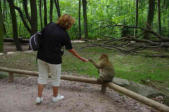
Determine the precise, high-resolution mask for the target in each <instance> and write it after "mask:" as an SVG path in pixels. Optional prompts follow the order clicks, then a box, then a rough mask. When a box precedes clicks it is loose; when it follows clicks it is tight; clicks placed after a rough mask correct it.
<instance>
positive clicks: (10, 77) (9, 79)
mask: <svg viewBox="0 0 169 112" xmlns="http://www.w3.org/2000/svg"><path fill="white" fill-rule="evenodd" d="M13 81H14V75H13V72H9V76H8V82H9V83H10V82H13Z"/></svg>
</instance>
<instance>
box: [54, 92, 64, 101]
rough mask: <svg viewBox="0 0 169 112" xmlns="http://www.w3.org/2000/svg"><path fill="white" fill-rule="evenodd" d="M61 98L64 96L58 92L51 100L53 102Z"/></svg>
mask: <svg viewBox="0 0 169 112" xmlns="http://www.w3.org/2000/svg"><path fill="white" fill-rule="evenodd" d="M62 99H64V96H62V95H60V94H58V96H57V97H53V98H52V101H53V102H54V103H56V102H58V101H59V100H62Z"/></svg>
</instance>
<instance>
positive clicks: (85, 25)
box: [82, 0, 88, 39]
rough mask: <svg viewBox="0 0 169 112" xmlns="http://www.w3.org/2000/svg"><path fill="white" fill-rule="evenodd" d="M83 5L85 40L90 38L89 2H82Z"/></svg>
mask: <svg viewBox="0 0 169 112" xmlns="http://www.w3.org/2000/svg"><path fill="white" fill-rule="evenodd" d="M82 4H83V18H84V33H85V39H87V38H88V29H87V1H86V0H82Z"/></svg>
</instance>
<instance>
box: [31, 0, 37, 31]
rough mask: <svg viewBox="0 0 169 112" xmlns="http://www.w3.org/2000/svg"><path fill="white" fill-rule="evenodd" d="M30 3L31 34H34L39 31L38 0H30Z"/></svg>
mask: <svg viewBox="0 0 169 112" xmlns="http://www.w3.org/2000/svg"><path fill="white" fill-rule="evenodd" d="M30 4H31V34H34V33H36V32H37V26H38V20H37V7H36V0H30Z"/></svg>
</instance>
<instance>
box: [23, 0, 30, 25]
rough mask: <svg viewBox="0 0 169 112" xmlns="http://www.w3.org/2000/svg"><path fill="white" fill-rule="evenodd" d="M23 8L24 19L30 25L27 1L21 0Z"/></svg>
mask: <svg viewBox="0 0 169 112" xmlns="http://www.w3.org/2000/svg"><path fill="white" fill-rule="evenodd" d="M23 8H24V11H25V15H26V18H27V19H28V21H29V23H31V18H30V16H29V13H28V1H27V0H23Z"/></svg>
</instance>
